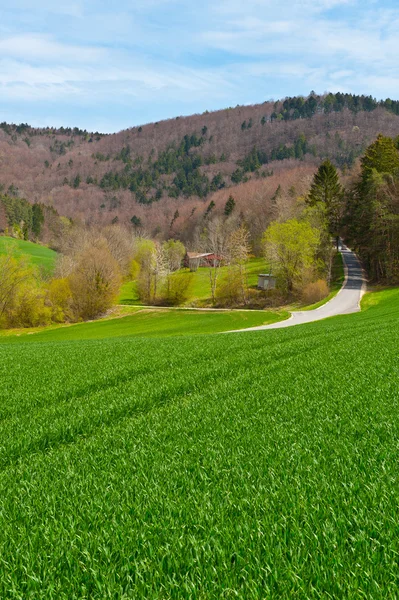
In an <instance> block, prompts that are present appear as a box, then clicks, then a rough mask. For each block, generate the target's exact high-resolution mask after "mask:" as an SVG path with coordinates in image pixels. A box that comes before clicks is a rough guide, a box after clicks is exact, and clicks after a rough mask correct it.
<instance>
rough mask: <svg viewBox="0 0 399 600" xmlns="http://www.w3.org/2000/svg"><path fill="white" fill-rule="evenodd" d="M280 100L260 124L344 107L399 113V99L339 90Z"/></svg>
mask: <svg viewBox="0 0 399 600" xmlns="http://www.w3.org/2000/svg"><path fill="white" fill-rule="evenodd" d="M280 103H281V101H279V102H276V103H275V105H274V109H275V110H274V111H273V113H272V114H271V115H270V116H269V117H266V116H265V117H263V118H262V124H263V125H264V124H265V123H266V122H267V120H268V119H269V120H270V121H276V120H285V121H289V120H295V119H306V118H311V117H313V115H315V114H318V113H325V114H329V113H332V112H341V111H343V110H344V109H345V108H347V109H349V110H350V111H351V112H354V113H358V112H362V111H365V112H371V111H373V110H375V109H376V108H379V107H381V108H385V109H386V110H389V111H390V112H392V113H394V114H395V115H399V101H398V100H391V99H390V98H387V99H386V100H376V99H375V98H373V97H372V96H364V95H361V96H358V95H356V94H342V93H340V92H338V93H336V94H332V93H329V94H326V95H323V96H318V95H317V94H315V93H314V92H311V94H310V95H309V97H308V98H304V97H303V96H294V97H292V98H286V99H285V100H284V101H283V102H282V105H281V106H280Z"/></svg>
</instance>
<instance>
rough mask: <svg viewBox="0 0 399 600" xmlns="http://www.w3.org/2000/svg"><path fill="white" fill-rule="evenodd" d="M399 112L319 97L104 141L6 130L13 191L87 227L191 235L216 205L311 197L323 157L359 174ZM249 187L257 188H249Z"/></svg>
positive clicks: (398, 122) (4, 176)
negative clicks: (282, 195)
mask: <svg viewBox="0 0 399 600" xmlns="http://www.w3.org/2000/svg"><path fill="white" fill-rule="evenodd" d="M397 112H398V105H397V103H394V102H392V101H384V102H381V103H376V102H375V101H373V100H372V99H370V98H367V97H358V96H351V95H342V94H335V95H332V94H330V95H327V96H316V95H314V96H310V97H309V98H308V99H307V100H305V99H301V98H293V99H287V100H285V101H284V102H282V101H281V102H280V101H278V102H276V103H271V102H269V103H264V104H259V105H255V106H245V107H236V108H234V109H231V108H229V109H225V110H221V111H216V112H213V113H205V114H203V115H194V116H192V117H186V118H177V119H171V120H169V121H164V122H160V123H153V124H150V125H145V126H143V127H135V128H132V129H129V130H126V131H122V132H120V133H117V134H113V135H106V136H101V135H100V134H88V133H87V132H82V131H79V130H69V131H66V130H50V129H43V130H35V129H32V128H29V127H28V126H25V125H23V126H18V127H15V126H9V125H6V124H4V123H3V124H1V125H0V167H1V181H0V183H2V184H3V191H6V190H7V189H9V188H10V186H13V187H11V189H12V190H13V191H14V192H15V189H16V188H17V192H18V193H19V194H20V195H21V196H24V197H26V198H28V199H29V200H30V201H31V202H42V203H44V204H47V205H52V206H54V207H55V208H56V209H57V210H58V212H59V213H60V214H64V215H66V216H69V217H72V218H74V219H79V218H81V219H83V220H85V221H86V222H100V223H110V222H115V221H116V220H119V221H120V222H125V223H130V222H131V219H133V226H136V227H141V226H144V227H145V228H146V229H147V230H148V231H149V232H150V233H152V234H153V235H156V234H157V233H162V234H163V235H164V236H167V235H173V234H174V235H176V234H179V235H181V236H183V237H184V236H186V238H188V237H189V235H190V232H191V231H192V229H193V227H194V226H195V224H196V223H197V222H199V220H201V219H202V218H203V215H204V212H205V210H206V208H207V206H208V205H209V203H210V202H211V201H214V202H215V205H216V206H215V209H214V210H215V211H216V212H217V211H220V212H222V211H223V208H224V205H225V202H226V200H227V198H228V197H229V195H230V193H233V195H234V197H235V199H236V203H237V206H236V210H237V212H238V211H241V210H242V211H243V212H244V213H246V212H250V213H251V212H252V213H253V212H254V211H256V208H254V207H253V203H254V202H255V199H256V197H260V198H261V199H262V202H263V205H267V206H266V208H267V209H268V210H270V199H271V197H272V195H273V193H274V192H275V190H276V188H277V186H278V185H279V184H280V183H281V184H282V185H283V186H284V187H285V189H286V190H287V191H288V190H289V189H292V188H293V187H295V188H296V190H297V191H299V192H300V191H301V181H302V180H303V179H304V178H305V179H306V178H309V177H310V176H311V175H312V173H313V172H314V170H315V166H316V165H317V164H318V163H319V162H320V160H321V159H322V158H325V157H330V158H331V159H332V160H333V161H334V162H335V163H336V164H337V165H338V166H339V167H341V168H343V169H347V168H350V167H351V166H353V164H354V161H355V160H356V157H358V156H359V155H360V154H361V153H362V151H363V150H364V149H365V147H366V146H367V145H368V144H369V143H370V142H371V141H372V140H373V139H374V138H375V137H376V135H377V134H378V133H379V132H382V133H384V134H386V135H390V136H392V137H395V136H396V135H398V134H399V117H398V116H397ZM247 180H250V181H249V182H247Z"/></svg>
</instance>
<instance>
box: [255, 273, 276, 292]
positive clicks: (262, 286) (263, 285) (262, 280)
mask: <svg viewBox="0 0 399 600" xmlns="http://www.w3.org/2000/svg"><path fill="white" fill-rule="evenodd" d="M275 287H276V278H275V277H274V275H272V274H271V273H264V274H263V275H258V289H259V290H274V289H275Z"/></svg>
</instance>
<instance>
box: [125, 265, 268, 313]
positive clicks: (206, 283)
mask: <svg viewBox="0 0 399 600" xmlns="http://www.w3.org/2000/svg"><path fill="white" fill-rule="evenodd" d="M265 269H266V265H265V261H264V260H263V259H262V258H251V259H250V260H249V261H248V267H247V272H248V285H249V286H255V285H257V283H258V275H259V273H264V272H265ZM226 271H227V267H221V269H220V275H219V277H220V278H222V277H223V275H224V273H226ZM184 272H185V273H186V274H187V276H189V275H190V271H189V269H185V270H184ZM210 302H211V284H210V280H209V269H208V268H206V267H200V268H199V269H198V271H196V272H195V273H194V274H193V283H192V288H191V295H190V299H189V301H188V302H187V304H188V305H189V304H196V305H199V306H201V305H203V304H210ZM119 303H120V304H137V305H140V304H141V302H140V299H139V296H138V293H137V288H136V283H135V282H134V281H128V282H126V283H124V284H123V286H122V290H121V293H120V297H119Z"/></svg>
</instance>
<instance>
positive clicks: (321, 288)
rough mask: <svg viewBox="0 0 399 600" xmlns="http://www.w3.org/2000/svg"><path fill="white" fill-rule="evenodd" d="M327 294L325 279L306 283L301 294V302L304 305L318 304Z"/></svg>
mask: <svg viewBox="0 0 399 600" xmlns="http://www.w3.org/2000/svg"><path fill="white" fill-rule="evenodd" d="M328 294H329V289H328V285H327V282H326V281H325V279H318V280H317V281H314V282H313V283H308V284H307V285H306V286H305V288H304V289H303V292H302V298H303V301H304V302H306V304H315V303H316V302H320V300H323V298H325V297H326V296H328Z"/></svg>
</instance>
